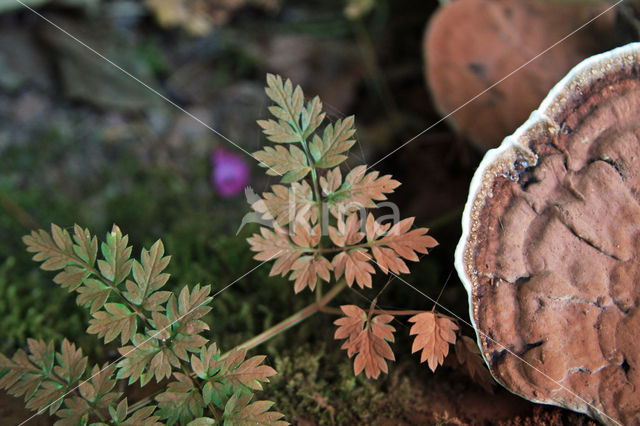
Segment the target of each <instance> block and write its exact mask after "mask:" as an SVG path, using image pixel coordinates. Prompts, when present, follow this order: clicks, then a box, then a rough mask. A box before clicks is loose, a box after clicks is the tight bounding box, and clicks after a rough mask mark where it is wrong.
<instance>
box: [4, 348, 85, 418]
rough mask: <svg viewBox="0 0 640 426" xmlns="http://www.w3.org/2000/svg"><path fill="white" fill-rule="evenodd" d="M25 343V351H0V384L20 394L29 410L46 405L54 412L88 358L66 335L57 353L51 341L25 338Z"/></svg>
mask: <svg viewBox="0 0 640 426" xmlns="http://www.w3.org/2000/svg"><path fill="white" fill-rule="evenodd" d="M27 343H28V346H29V352H30V353H29V354H28V355H27V353H25V352H24V351H23V350H22V349H19V350H18V351H16V353H15V354H14V355H13V357H12V358H11V359H9V358H7V357H6V356H4V355H2V354H0V388H2V389H5V390H7V392H8V393H9V394H11V395H13V396H16V397H20V396H23V397H24V400H25V402H26V404H25V406H26V407H27V408H28V409H30V410H34V411H44V410H46V409H48V410H49V413H50V414H53V413H55V412H56V411H57V410H58V409H59V408H60V406H61V405H62V403H63V397H64V395H65V394H66V393H68V391H69V390H70V389H73V386H74V385H75V384H76V383H77V382H78V380H80V378H81V377H82V376H83V374H84V371H85V369H86V364H87V358H86V357H83V356H82V351H81V350H80V349H76V346H75V345H74V344H72V343H70V342H69V341H68V340H67V339H64V340H63V342H62V345H61V347H60V352H58V353H56V352H55V349H54V347H53V343H52V342H49V343H45V342H44V341H42V340H35V339H28V341H27ZM55 361H57V364H56V363H55Z"/></svg>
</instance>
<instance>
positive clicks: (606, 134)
mask: <svg viewBox="0 0 640 426" xmlns="http://www.w3.org/2000/svg"><path fill="white" fill-rule="evenodd" d="M639 117H640V43H635V44H630V45H627V46H624V47H621V48H618V49H615V50H612V51H611V52H607V53H605V54H601V55H597V56H594V57H591V58H589V59H587V60H585V61H584V62H582V63H581V64H579V65H578V66H577V67H575V68H574V69H573V70H572V71H571V72H570V73H569V74H568V75H567V76H566V77H565V78H564V79H563V80H561V81H560V83H558V84H557V85H556V86H555V87H554V88H553V90H552V91H551V93H550V94H549V95H548V96H547V98H546V99H545V100H544V101H543V102H542V104H541V105H540V107H539V109H538V110H537V111H534V112H533V114H532V115H531V117H530V118H529V120H527V121H526V122H525V123H524V124H523V125H522V126H521V127H520V128H519V129H518V130H517V131H516V132H515V133H514V134H513V135H512V136H509V137H507V138H506V139H505V140H504V141H503V143H502V145H501V146H500V147H499V148H497V149H494V150H491V151H489V152H488V153H487V154H486V156H485V158H484V160H483V161H482V163H481V164H480V167H479V168H478V170H477V172H476V174H475V176H474V178H473V181H472V184H471V191H470V196H469V200H468V203H467V206H466V208H465V212H464V216H463V236H462V239H461V241H460V244H459V245H458V249H457V251H456V267H457V269H458V272H459V274H460V277H461V279H462V281H463V282H464V284H465V286H466V288H467V291H468V292H469V296H470V307H471V312H470V314H471V318H472V320H473V322H474V325H475V327H476V330H477V333H478V342H479V344H480V347H481V349H482V353H483V356H484V358H485V360H486V362H487V364H488V366H489V368H490V370H491V373H492V374H493V376H494V377H495V378H496V380H498V381H499V382H500V383H502V384H503V385H504V386H505V387H507V388H508V389H510V390H511V391H512V392H514V393H517V394H519V395H521V396H523V397H525V398H527V399H529V400H532V401H536V402H541V403H546V404H554V405H558V406H562V407H566V408H569V409H572V410H575V411H580V412H584V413H587V414H589V415H590V416H592V417H594V418H596V419H598V420H600V421H602V422H604V423H606V424H615V423H617V422H619V423H622V424H638V423H639V422H640V417H639V413H640V309H638V304H639V301H640V284H639V283H640V256H639V255H638V248H640V120H639V119H638V118H639Z"/></svg>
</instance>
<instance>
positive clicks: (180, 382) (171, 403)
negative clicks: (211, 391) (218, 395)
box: [156, 373, 205, 425]
mask: <svg viewBox="0 0 640 426" xmlns="http://www.w3.org/2000/svg"><path fill="white" fill-rule="evenodd" d="M173 376H174V378H175V379H176V380H177V381H175V382H171V383H169V384H168V385H167V390H166V391H165V392H163V393H161V394H160V395H158V396H156V401H157V402H158V411H157V413H156V414H157V415H158V416H159V417H160V418H161V419H166V423H167V425H172V424H174V423H176V422H180V424H186V423H188V422H189V421H191V420H193V419H194V418H196V417H201V416H202V414H203V412H204V406H205V404H204V401H203V400H202V395H200V391H199V389H198V387H197V386H196V385H195V383H194V382H193V380H192V379H191V378H190V377H189V376H187V375H185V374H182V373H173Z"/></svg>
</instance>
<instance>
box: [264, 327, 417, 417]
mask: <svg viewBox="0 0 640 426" xmlns="http://www.w3.org/2000/svg"><path fill="white" fill-rule="evenodd" d="M325 331H326V330H325ZM338 345H339V343H338V342H331V343H329V344H324V343H316V344H305V345H302V346H299V347H296V348H295V349H293V348H290V349H285V350H283V351H281V355H280V356H278V357H276V359H275V362H274V363H273V365H274V367H275V369H276V370H277V371H278V376H276V377H275V378H274V379H273V380H272V383H271V384H270V385H269V386H268V387H267V389H266V391H265V395H264V396H265V397H266V398H268V399H271V400H273V401H275V403H276V407H278V410H279V411H280V412H282V413H284V414H285V416H286V418H287V419H288V420H289V421H291V422H293V423H302V422H305V421H306V422H311V423H317V424H372V423H379V422H382V421H383V420H384V419H389V420H393V421H394V422H399V421H400V420H402V419H403V418H405V416H406V415H407V414H408V413H410V412H411V411H412V410H413V408H412V407H413V406H414V404H415V403H416V401H414V397H413V395H414V392H413V391H412V388H411V386H410V384H409V381H408V379H407V378H406V377H404V378H402V379H398V378H397V377H396V376H393V375H392V376H387V375H383V376H381V377H380V378H379V379H378V380H371V379H367V378H365V377H364V374H361V375H359V376H357V377H354V375H353V367H352V363H351V360H349V359H348V358H347V356H346V353H345V352H344V351H341V350H339V349H338ZM393 367H395V366H392V368H393Z"/></svg>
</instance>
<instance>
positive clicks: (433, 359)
mask: <svg viewBox="0 0 640 426" xmlns="http://www.w3.org/2000/svg"><path fill="white" fill-rule="evenodd" d="M409 322H412V323H414V324H413V325H412V326H411V330H410V332H409V334H410V335H412V336H413V335H414V334H415V335H416V337H415V339H414V341H413V346H412V348H411V353H414V352H417V351H420V350H422V355H421V357H420V362H425V361H427V363H428V364H429V368H430V369H431V371H435V370H436V368H437V367H438V365H440V364H442V363H443V362H444V358H445V357H446V356H447V354H448V353H449V344H453V343H455V342H456V331H457V330H458V329H459V327H458V325H457V324H456V323H455V322H453V321H452V320H451V318H449V317H447V316H444V315H440V314H437V313H435V312H421V313H419V314H416V315H414V316H412V317H411V318H409Z"/></svg>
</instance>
